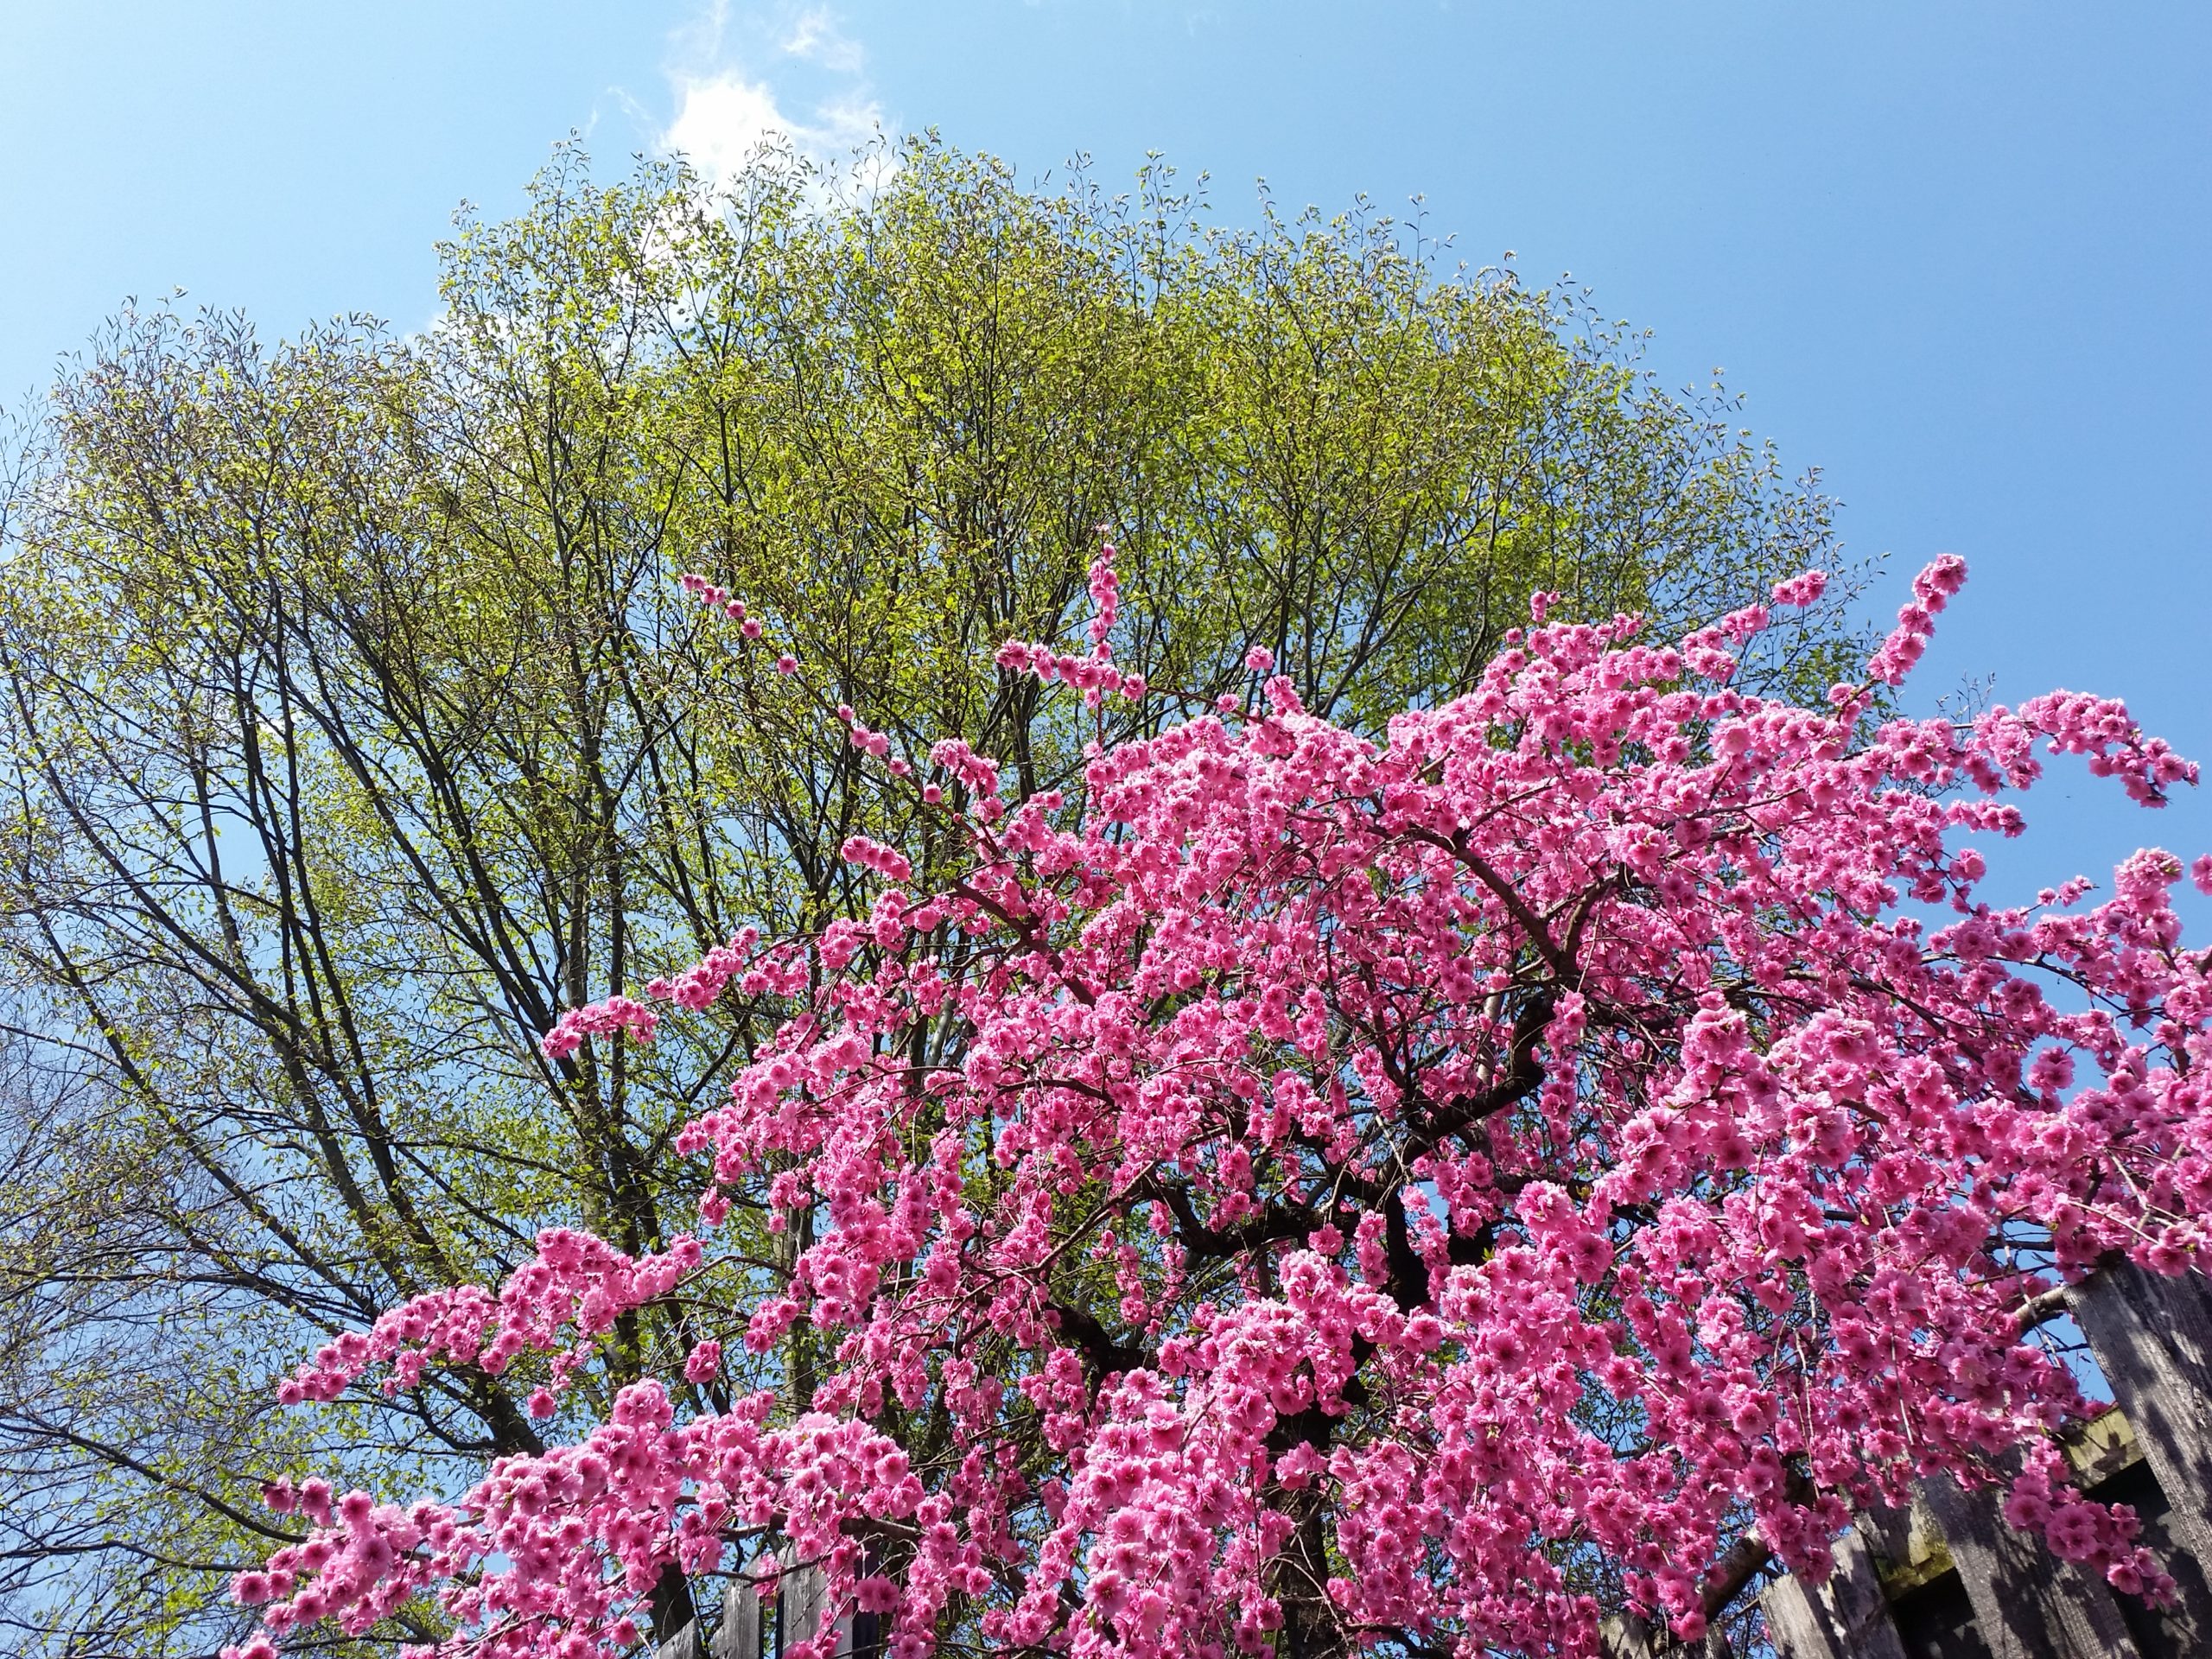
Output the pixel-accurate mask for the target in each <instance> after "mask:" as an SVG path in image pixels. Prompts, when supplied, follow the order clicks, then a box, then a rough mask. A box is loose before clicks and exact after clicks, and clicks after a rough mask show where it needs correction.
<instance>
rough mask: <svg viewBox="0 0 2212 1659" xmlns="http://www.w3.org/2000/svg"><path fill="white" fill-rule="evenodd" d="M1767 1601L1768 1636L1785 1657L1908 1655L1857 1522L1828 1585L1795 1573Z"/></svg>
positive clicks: (1840, 1547) (1900, 1658)
mask: <svg viewBox="0 0 2212 1659" xmlns="http://www.w3.org/2000/svg"><path fill="white" fill-rule="evenodd" d="M1763 1600H1764V1605H1765V1608H1766V1630H1767V1638H1768V1640H1770V1641H1771V1642H1772V1643H1774V1649H1775V1651H1776V1652H1777V1654H1779V1655H1780V1656H1781V1659H1905V1651H1904V1643H1903V1642H1902V1641H1901V1640H1900V1639H1899V1638H1898V1636H1897V1625H1896V1624H1895V1622H1894V1621H1892V1620H1891V1618H1890V1605H1889V1603H1888V1601H1887V1600H1886V1599H1885V1598H1884V1597H1883V1594H1882V1580H1881V1576H1880V1574H1879V1573H1878V1572H1877V1571H1876V1570H1875V1567H1874V1555H1873V1552H1872V1550H1870V1549H1869V1548H1867V1547H1866V1538H1865V1537H1864V1536H1863V1535H1861V1534H1860V1532H1859V1529H1857V1528H1856V1527H1853V1529H1851V1530H1850V1531H1848V1532H1847V1533H1845V1534H1844V1535H1843V1536H1842V1537H1841V1538H1840V1539H1838V1540H1837V1541H1836V1546H1835V1567H1834V1570H1832V1571H1831V1572H1830V1573H1829V1574H1828V1579H1827V1583H1826V1584H1821V1585H1810V1584H1807V1583H1806V1582H1805V1581H1804V1580H1802V1579H1800V1578H1799V1577H1797V1575H1796V1573H1789V1574H1788V1575H1786V1576H1784V1577H1783V1578H1780V1579H1777V1580H1775V1581H1774V1583H1772V1584H1770V1585H1769V1586H1767V1590H1766V1594H1765V1596H1764V1598H1763Z"/></svg>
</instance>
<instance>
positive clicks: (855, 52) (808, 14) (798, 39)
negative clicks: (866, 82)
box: [783, 6, 863, 75]
mask: <svg viewBox="0 0 2212 1659" xmlns="http://www.w3.org/2000/svg"><path fill="white" fill-rule="evenodd" d="M783 47H784V53H785V55H786V56H788V57H793V58H804V59H805V60H806V61H808V62H809V63H818V64H820V65H821V66H822V67H823V68H824V69H829V70H833V71H835V72H836V73H839V74H845V75H857V74H858V73H860V72H861V63H862V61H863V60H862V57H861V43H860V42H859V41H856V40H855V39H853V38H852V36H851V35H848V34H846V33H845V31H844V30H842V29H840V28H838V27H837V20H836V18H835V17H834V16H831V15H830V12H829V7H827V6H810V7H809V8H808V9H807V10H804V11H803V12H801V13H799V15H798V22H794V23H793V24H792V25H791V33H790V34H788V35H785V36H784V41H783Z"/></svg>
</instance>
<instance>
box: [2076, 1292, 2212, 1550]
mask: <svg viewBox="0 0 2212 1659" xmlns="http://www.w3.org/2000/svg"><path fill="white" fill-rule="evenodd" d="M2071 1300H2072V1303H2073V1307H2074V1317H2075V1319H2077V1320H2078V1321H2079V1322H2080V1323H2081V1326H2082V1333H2083V1334H2084V1335H2086V1336H2087V1337H2088V1339H2089V1346H2090V1347H2091V1348H2093V1349H2094V1350H2095V1351H2096V1356H2097V1363H2099V1364H2100V1365H2101V1366H2102V1367H2103V1368H2104V1373H2105V1376H2106V1377H2107V1380H2109V1381H2110V1383H2112V1390H2113V1397H2114V1398H2115V1399H2116V1400H2118V1402H2120V1410H2121V1411H2123V1412H2125V1413H2126V1415H2127V1423H2128V1427H2130V1428H2131V1429H2133V1431H2134V1433H2135V1438H2136V1440H2137V1441H2138V1442H2139V1444H2140V1445H2141V1446H2142V1447H2143V1454H2144V1456H2145V1458H2146V1459H2149V1461H2150V1465H2151V1471H2152V1473H2153V1474H2155V1475H2157V1476H2158V1485H2159V1488H2160V1490H2161V1491H2164V1493H2165V1495H2166V1503H2168V1505H2169V1506H2170V1512H2171V1522H2170V1524H2171V1528H2172V1529H2173V1531H2174V1533H2175V1534H2176V1535H2177V1537H2179V1538H2180V1539H2181V1540H2183V1542H2184V1545H2185V1547H2186V1548H2187V1549H2188V1550H2189V1552H2190V1554H2192V1555H2194V1556H2196V1559H2197V1560H2199V1561H2200V1562H2208V1563H2212V1280H2207V1279H2206V1278H2205V1277H2204V1276H2203V1275H2202V1274H2197V1273H2189V1274H2182V1275H2181V1276H2180V1277H2178V1278H2168V1277H2167V1276H2165V1275H2164V1274H2156V1273H2150V1272H2147V1271H2145V1269H2143V1268H2139V1267H2137V1266H2136V1265H2135V1264H2134V1263H2133V1262H2125V1261H2123V1262H2119V1263H2117V1264H2116V1265H2113V1266H2111V1267H2107V1268H2102V1269H2101V1270H2100V1271H2099V1272H2098V1273H2096V1274H2094V1275H2093V1276H2091V1277H2090V1278H2088V1279H2087V1280H2085V1281H2082V1283H2081V1284H2079V1285H2077V1286H2075V1288H2074V1293H2073V1295H2072V1298H2071Z"/></svg>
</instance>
